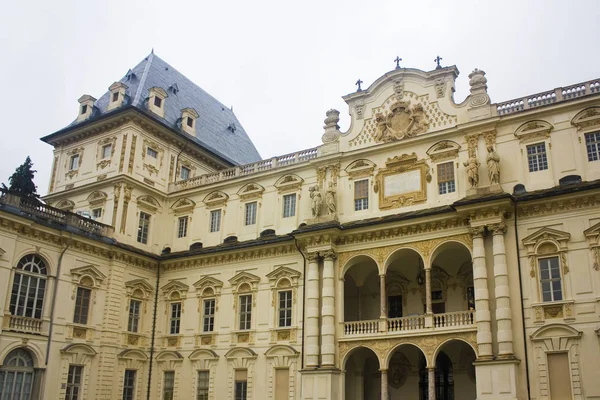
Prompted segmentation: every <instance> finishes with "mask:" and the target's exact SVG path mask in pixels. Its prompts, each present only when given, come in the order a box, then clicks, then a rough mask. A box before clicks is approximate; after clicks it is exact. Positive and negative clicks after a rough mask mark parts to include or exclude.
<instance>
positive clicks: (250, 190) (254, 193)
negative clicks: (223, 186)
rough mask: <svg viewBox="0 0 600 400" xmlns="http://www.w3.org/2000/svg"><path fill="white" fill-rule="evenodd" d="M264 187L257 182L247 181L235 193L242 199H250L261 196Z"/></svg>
mask: <svg viewBox="0 0 600 400" xmlns="http://www.w3.org/2000/svg"><path fill="white" fill-rule="evenodd" d="M264 191H265V188H264V187H262V186H261V185H259V184H258V183H248V184H247V185H244V186H242V187H241V189H240V190H238V192H237V194H238V196H240V199H242V200H252V199H258V198H260V197H262V194H263V192H264Z"/></svg>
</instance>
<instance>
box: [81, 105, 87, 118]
mask: <svg viewBox="0 0 600 400" xmlns="http://www.w3.org/2000/svg"><path fill="white" fill-rule="evenodd" d="M86 112H87V104H84V105H82V106H81V115H83V114H85V113H86Z"/></svg>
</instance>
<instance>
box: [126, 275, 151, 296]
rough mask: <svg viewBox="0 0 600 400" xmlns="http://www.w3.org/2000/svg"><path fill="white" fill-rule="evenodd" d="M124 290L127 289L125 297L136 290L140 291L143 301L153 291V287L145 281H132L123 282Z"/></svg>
mask: <svg viewBox="0 0 600 400" xmlns="http://www.w3.org/2000/svg"><path fill="white" fill-rule="evenodd" d="M125 288H126V289H127V295H128V296H132V295H133V293H134V292H135V291H136V290H141V291H142V293H144V299H148V298H149V297H150V294H151V293H152V292H153V291H154V287H152V285H150V284H149V283H148V282H147V281H146V280H145V279H133V280H131V281H127V282H125Z"/></svg>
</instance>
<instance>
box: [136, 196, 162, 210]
mask: <svg viewBox="0 0 600 400" xmlns="http://www.w3.org/2000/svg"><path fill="white" fill-rule="evenodd" d="M137 204H138V207H140V208H143V209H146V210H149V211H153V212H154V211H156V210H158V208H159V207H160V203H159V202H158V200H156V199H155V198H154V197H152V196H140V197H138V198H137Z"/></svg>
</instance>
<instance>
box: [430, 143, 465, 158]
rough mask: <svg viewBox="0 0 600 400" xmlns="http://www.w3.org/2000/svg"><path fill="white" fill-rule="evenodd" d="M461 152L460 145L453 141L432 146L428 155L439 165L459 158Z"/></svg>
mask: <svg viewBox="0 0 600 400" xmlns="http://www.w3.org/2000/svg"><path fill="white" fill-rule="evenodd" d="M459 150H460V145H459V144H458V143H456V142H453V141H452V140H442V141H439V142H437V143H436V144H434V145H433V146H431V147H430V148H429V149H428V150H427V155H428V156H429V158H430V159H431V161H433V162H435V163H437V162H440V161H446V160H452V159H455V158H458V152H459Z"/></svg>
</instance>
